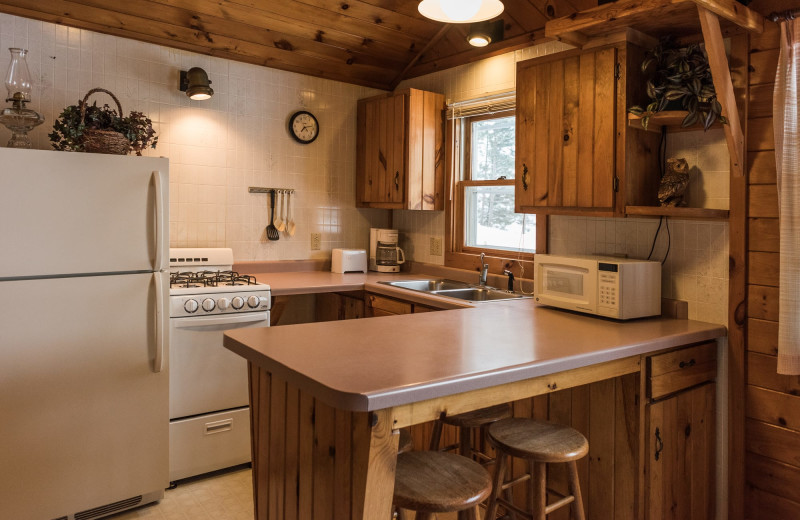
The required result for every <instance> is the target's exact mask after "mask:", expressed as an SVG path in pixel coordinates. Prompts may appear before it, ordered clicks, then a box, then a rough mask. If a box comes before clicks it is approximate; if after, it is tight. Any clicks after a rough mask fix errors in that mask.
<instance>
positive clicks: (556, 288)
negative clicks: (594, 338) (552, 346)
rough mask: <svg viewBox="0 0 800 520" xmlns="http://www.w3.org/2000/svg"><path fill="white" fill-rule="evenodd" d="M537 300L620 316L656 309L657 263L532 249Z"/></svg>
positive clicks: (657, 312) (656, 311)
mask: <svg viewBox="0 0 800 520" xmlns="http://www.w3.org/2000/svg"><path fill="white" fill-rule="evenodd" d="M533 278H534V284H535V285H534V287H535V288H534V297H535V299H536V301H537V302H539V303H541V304H544V305H549V306H552V307H559V308H562V309H568V310H572V311H578V312H585V313H589V314H595V315H598V316H605V317H608V318H615V319H619V320H629V319H633V318H642V317H646V316H657V315H660V314H661V263H660V262H655V261H650V260H634V259H628V258H617V257H612V256H568V255H550V254H537V255H536V256H535V257H534V276H533Z"/></svg>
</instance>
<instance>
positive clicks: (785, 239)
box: [772, 20, 800, 375]
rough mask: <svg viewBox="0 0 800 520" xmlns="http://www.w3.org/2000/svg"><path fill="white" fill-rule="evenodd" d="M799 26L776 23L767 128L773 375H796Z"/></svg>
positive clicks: (799, 322) (799, 324)
mask: <svg viewBox="0 0 800 520" xmlns="http://www.w3.org/2000/svg"><path fill="white" fill-rule="evenodd" d="M798 109H800V24H798V23H797V20H787V21H785V22H782V23H781V48H780V58H779V60H778V73H777V76H776V78H775V93H774V101H773V107H772V110H773V116H774V118H773V124H774V129H775V166H776V170H777V179H778V204H779V209H780V244H781V245H780V248H781V249H780V292H779V297H778V303H779V305H780V311H779V318H778V319H779V320H780V321H779V323H778V373H779V374H792V375H800V157H798V156H799V155H800V134H799V133H798V119H799V117H798Z"/></svg>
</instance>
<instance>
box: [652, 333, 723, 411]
mask: <svg viewBox="0 0 800 520" xmlns="http://www.w3.org/2000/svg"><path fill="white" fill-rule="evenodd" d="M647 374H648V377H647V396H648V397H649V398H650V399H659V398H661V397H664V396H665V395H668V394H672V393H675V392H677V391H679V390H683V389H685V388H689V387H691V386H695V385H699V384H700V383H704V382H706V381H713V380H714V379H715V378H716V374H717V343H716V342H715V341H710V342H708V343H701V344H700V345H695V346H693V347H687V348H682V349H679V350H673V351H672V352H667V353H665V354H659V355H657V356H650V357H648V358H647Z"/></svg>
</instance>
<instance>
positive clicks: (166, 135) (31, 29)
mask: <svg viewBox="0 0 800 520" xmlns="http://www.w3.org/2000/svg"><path fill="white" fill-rule="evenodd" d="M9 47H22V48H26V49H29V51H30V54H29V57H28V65H29V67H30V69H31V74H32V76H33V81H34V84H35V88H34V92H33V96H32V97H33V100H32V103H31V104H30V108H33V109H34V110H37V111H38V112H40V113H42V114H43V115H44V116H45V118H46V120H45V123H44V124H43V125H42V126H41V127H39V128H38V129H36V130H35V131H34V132H33V133H32V140H33V143H34V147H35V148H41V149H47V148H50V143H49V140H48V138H47V134H48V133H49V132H50V131H51V129H52V124H53V121H54V119H55V118H56V117H57V116H58V114H59V113H60V112H61V110H63V108H64V107H66V106H67V105H72V104H77V101H78V100H79V99H80V98H81V97H83V95H84V94H85V93H86V92H87V91H88V90H89V89H91V88H93V87H103V88H106V89H108V90H111V91H112V92H114V93H115V94H116V95H117V97H118V98H119V99H120V101H121V102H122V109H123V111H124V112H125V113H126V114H127V113H128V112H129V111H131V110H140V111H142V112H144V113H145V114H147V115H148V116H149V117H150V118H151V119H152V120H153V121H154V126H155V127H156V129H157V131H158V134H159V142H158V148H157V149H156V150H151V151H150V152H148V154H149V155H162V156H166V157H169V159H170V176H171V177H170V180H171V182H170V192H171V193H170V242H171V245H172V246H176V247H187V246H191V247H206V246H207V247H221V246H225V247H232V248H233V250H234V255H235V258H236V260H237V261H247V260H276V259H305V258H319V257H326V256H329V255H330V249H331V248H333V247H364V248H366V247H367V245H368V241H369V227H370V226H386V224H387V218H388V214H387V212H386V211H383V210H358V209H355V148H356V147H355V129H356V124H355V117H356V100H357V99H359V98H362V97H367V96H369V95H373V94H375V93H378V92H379V91H376V90H373V89H368V88H364V87H358V86H354V85H349V84H345V83H341V82H335V81H328V80H323V79H318V78H312V77H310V76H304V75H300V74H294V73H290V72H284V71H280V70H275V69H269V68H266V67H260V66H255V65H248V64H243V63H238V62H234V61H230V60H225V59H220V58H212V57H209V56H203V55H199V54H194V53H191V52H185V51H179V50H175V49H171V48H168V47H163V46H158V45H151V44H146V43H141V42H136V41H133V40H128V39H124V38H118V37H114V36H107V35H103V34H98V33H94V32H91V31H85V30H80V29H72V28H67V27H64V26H58V25H54V24H49V23H43V22H39V21H34V20H29V19H26V18H21V17H16V16H10V15H5V14H0V72H2V73H3V74H5V71H6V70H7V68H8V63H9V62H10V54H9V53H8V51H7V49H8V48H9ZM194 66H197V67H202V68H204V69H205V70H206V71H207V72H208V74H209V77H210V79H211V81H212V85H211V86H212V87H213V88H214V96H213V97H212V98H211V99H210V100H208V101H190V100H189V98H187V97H186V95H185V94H184V93H182V92H180V91H179V90H178V74H179V71H180V70H187V69H188V68H190V67H194ZM91 99H97V101H98V104H102V103H112V101H111V99H110V98H108V97H107V96H106V95H105V94H99V95H96V98H95V97H93V98H91ZM301 109H305V110H309V111H311V112H313V113H314V114H315V115H316V116H317V119H318V120H319V122H320V125H321V131H320V136H319V138H318V139H317V140H316V141H315V142H314V143H312V144H310V145H300V144H297V143H296V142H295V141H293V140H292V139H291V138H290V136H289V135H288V132H287V130H286V128H287V120H288V117H289V115H290V114H291V113H293V112H294V111H296V110H301ZM9 136H10V133H9V132H8V131H7V130H6V129H5V128H2V127H0V144H5V140H6V139H7V138H8V137H9ZM248 186H264V187H285V188H294V189H295V190H296V195H297V196H296V198H295V200H294V201H293V202H294V203H295V209H296V212H295V217H296V222H297V232H296V234H295V236H294V237H291V238H290V237H288V236H285V235H282V236H281V239H280V241H278V242H268V241H267V240H266V239H265V233H264V229H265V226H266V224H267V209H266V200H267V195H263V194H261V195H257V194H249V193H248V192H247V188H248ZM312 232H315V233H317V232H318V233H321V234H322V249H321V250H320V251H311V250H310V233H312Z"/></svg>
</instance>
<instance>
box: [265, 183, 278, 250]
mask: <svg viewBox="0 0 800 520" xmlns="http://www.w3.org/2000/svg"><path fill="white" fill-rule="evenodd" d="M269 201H270V202H269V205H270V210H271V211H270V217H269V226H267V238H268V239H270V240H280V238H281V234H280V233H279V232H278V228H276V227H275V191H274V190H273V191H271V192H269Z"/></svg>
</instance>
